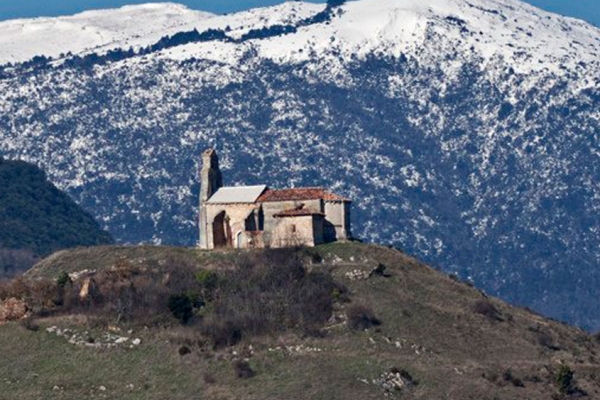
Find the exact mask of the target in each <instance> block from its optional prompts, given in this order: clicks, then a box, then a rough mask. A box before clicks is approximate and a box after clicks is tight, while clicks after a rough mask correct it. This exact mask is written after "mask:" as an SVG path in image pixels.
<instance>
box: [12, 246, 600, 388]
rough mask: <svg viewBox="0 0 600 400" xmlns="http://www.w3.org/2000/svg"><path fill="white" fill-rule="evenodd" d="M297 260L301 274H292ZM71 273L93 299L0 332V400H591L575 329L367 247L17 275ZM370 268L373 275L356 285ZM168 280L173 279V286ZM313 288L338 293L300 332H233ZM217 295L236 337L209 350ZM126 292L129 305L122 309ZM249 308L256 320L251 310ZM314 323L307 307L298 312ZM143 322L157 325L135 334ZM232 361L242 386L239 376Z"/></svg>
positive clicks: (107, 251)
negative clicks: (564, 377)
mask: <svg viewBox="0 0 600 400" xmlns="http://www.w3.org/2000/svg"><path fill="white" fill-rule="evenodd" d="M299 259H300V260H302V261H303V262H304V264H303V265H304V269H300V270H299V269H298V265H297V264H296V261H297V260H299ZM89 266H93V268H94V270H90V269H89ZM382 266H383V268H382ZM378 267H379V268H378ZM377 268H378V269H377ZM83 269H85V270H86V271H85V272H84V274H83V276H84V277H87V278H91V281H88V282H93V284H91V283H90V286H89V287H90V288H93V289H90V290H93V291H90V293H102V294H103V297H97V298H94V299H93V300H90V302H87V303H86V302H83V303H74V304H72V305H69V304H68V303H67V302H65V304H63V305H62V306H58V307H57V310H54V311H55V312H54V313H53V314H52V313H50V315H53V316H51V317H47V315H48V314H49V313H48V312H45V313H44V312H42V316H41V317H40V318H37V319H36V318H35V316H34V320H32V321H30V322H29V324H21V325H24V326H36V325H39V326H40V327H41V328H40V329H39V330H38V331H31V330H26V329H24V328H23V327H20V326H19V325H18V324H8V325H0V345H1V346H2V348H3V349H5V351H4V352H3V357H4V358H3V359H4V360H5V361H6V362H4V363H1V364H0V373H1V374H2V376H3V377H4V380H3V382H1V383H0V385H4V386H0V387H2V388H3V392H2V393H4V394H5V395H6V396H8V397H9V398H20V399H29V398H40V397H44V398H61V399H76V398H82V397H86V396H87V397H91V396H100V395H103V396H107V397H114V398H123V399H129V398H132V399H133V398H145V399H162V398H173V399H187V398H190V397H194V396H196V397H198V396H200V397H206V398H211V399H212V398H220V399H236V398H244V399H271V398H273V399H280V398H286V399H306V398H311V399H358V398H360V399H380V398H382V397H385V398H401V399H446V398H447V399H470V398H472V399H488V398H490V399H491V398H495V399H511V400H512V399H525V398H527V399H532V400H533V399H540V400H541V399H544V400H547V399H550V398H554V397H556V398H561V397H559V396H560V394H559V389H560V385H559V384H558V383H557V382H559V379H558V376H559V371H560V370H561V366H563V365H564V366H566V367H567V368H568V370H571V371H573V372H574V378H575V380H574V381H573V384H572V385H569V387H568V388H567V389H566V390H565V392H570V393H571V394H572V395H573V396H575V395H581V394H583V393H584V391H585V392H587V394H588V396H589V397H588V398H595V397H597V395H598V390H600V387H599V386H598V380H597V378H596V377H597V375H598V373H599V368H600V365H599V363H598V359H597V353H598V351H599V345H598V342H597V341H596V340H595V339H593V338H592V337H591V336H589V335H588V334H586V333H585V332H583V331H581V330H579V329H575V328H572V327H569V326H566V325H562V324H559V323H557V322H555V321H550V320H548V319H545V318H543V317H541V316H539V315H536V314H533V313H531V312H529V311H527V310H524V309H519V308H515V307H511V306H509V305H507V304H505V303H503V302H501V301H498V300H496V299H492V298H487V297H486V296H485V295H483V294H482V293H481V292H480V291H478V290H477V289H475V288H473V287H470V286H469V285H466V284H464V283H461V282H458V281H456V279H452V278H450V277H448V276H447V275H445V274H441V273H439V272H436V271H434V270H433V269H432V268H429V267H427V266H425V265H423V264H421V263H420V262H418V261H416V260H414V259H412V258H410V257H407V256H406V255H404V254H402V253H401V252H399V251H397V250H394V249H390V248H386V247H382V246H374V245H362V244H356V243H349V244H330V245H325V246H319V247H317V248H315V249H310V250H302V249H301V250H283V251H271V252H269V251H267V252H239V251H231V252H202V251H199V250H197V249H181V248H179V249H177V248H164V247H102V248H88V249H76V250H68V251H64V252H61V253H59V254H55V255H54V256H52V257H51V258H48V259H46V260H44V261H43V262H42V263H40V264H39V265H38V266H36V268H34V269H33V270H31V271H30V273H29V274H28V275H27V276H28V277H31V278H33V277H37V278H39V277H41V276H46V277H57V276H59V275H60V272H61V271H69V272H71V273H76V272H82V270H83ZM198 269H202V270H204V273H198V272H197V270H198ZM376 269H377V270H378V271H379V272H380V273H379V274H378V273H372V271H374V270H376ZM206 271H211V272H210V273H206ZM249 271H250V274H252V271H256V275H251V277H252V278H253V279H256V277H257V276H262V277H263V278H262V279H264V280H261V281H260V282H261V283H262V284H265V285H267V287H268V288H269V291H262V292H261V290H264V289H265V288H264V287H262V286H260V285H257V284H255V283H256V282H255V281H254V280H245V279H243V280H242V281H241V282H239V285H240V286H239V287H238V286H237V284H236V283H235V282H236V280H239V279H240V278H246V277H247V275H246V274H247V273H248V272H249ZM182 273H183V274H184V275H183V276H182V275H181V274H182ZM273 273H276V277H277V278H276V279H272V278H273V275H272V274H273ZM210 274H216V275H210ZM238 274H239V275H238ZM263 274H264V275H263ZM75 275H76V274H73V276H75ZM79 275H80V276H81V274H79ZM194 275H196V276H200V277H207V276H217V277H218V278H217V279H215V280H213V281H212V282H213V284H214V285H216V286H215V288H214V290H215V291H214V293H215V296H212V297H211V296H208V297H205V299H206V300H207V303H206V304H207V305H206V307H201V308H200V309H199V310H197V311H196V312H197V314H196V317H194V318H193V319H192V320H191V321H189V323H188V324H187V325H185V326H181V325H179V324H178V323H177V322H176V320H175V319H174V318H173V317H172V316H171V317H168V318H166V317H164V314H165V313H167V314H168V313H169V311H168V310H167V309H166V307H165V305H166V303H167V299H168V298H169V294H171V293H175V294H180V293H181V292H179V291H178V290H181V286H180V285H181V284H182V282H187V284H188V285H192V286H193V285H194V283H197V282H202V280H199V279H198V280H196V279H194V278H193V276H194ZM289 276H292V282H289V281H288V279H290V278H289ZM183 277H187V278H188V279H187V280H184V281H181V279H182V278H183ZM328 277H332V278H333V279H334V280H335V281H336V282H337V284H338V288H339V289H336V291H333V292H331V293H328V296H326V299H321V301H322V302H323V303H321V302H319V303H318V304H319V305H322V304H329V303H327V301H333V307H332V309H330V310H329V309H328V308H327V307H325V308H324V310H326V311H327V310H329V311H327V313H328V314H327V316H326V317H327V318H325V321H324V322H322V325H321V326H319V327H313V328H312V330H309V331H305V330H304V331H303V328H302V326H303V325H302V321H297V322H298V325H299V326H293V324H291V325H290V324H286V325H279V324H277V325H275V326H269V327H268V328H267V332H269V333H266V334H257V333H255V332H253V330H252V328H251V327H250V326H249V325H247V324H246V325H244V321H251V325H252V326H253V327H254V328H255V329H261V328H260V327H263V329H264V324H261V321H263V318H266V319H267V320H268V319H269V318H276V316H277V315H281V314H283V315H284V316H289V313H290V312H293V310H297V309H298V308H299V307H306V306H310V304H308V305H307V304H306V303H307V299H309V298H311V299H314V290H315V287H314V286H311V285H310V283H312V284H314V283H315V282H320V283H323V282H328ZM259 279H260V278H259ZM85 281H86V279H85V278H79V279H78V280H77V279H76V280H75V282H74V283H73V285H67V286H65V288H64V291H65V293H70V292H72V293H75V294H76V296H78V294H79V293H80V289H81V287H82V285H84V282H85ZM267 281H268V282H270V283H267ZM153 282H158V283H157V284H155V285H157V286H153V285H152V284H153ZM204 282H206V281H204ZM232 282H234V283H233V286H234V287H235V288H236V291H235V295H234V297H236V298H237V299H238V300H237V301H238V302H241V304H240V303H236V304H239V305H240V307H239V308H236V310H235V311H234V310H229V311H228V312H227V313H226V314H225V315H222V317H221V322H223V324H224V325H223V328H222V331H223V333H222V335H227V332H228V329H230V330H231V329H233V330H235V331H236V332H237V334H236V336H235V337H237V339H232V343H231V345H230V346H226V345H223V344H220V345H216V346H213V344H214V342H213V340H214V337H211V334H210V331H209V330H207V329H206V326H207V325H209V324H210V323H211V321H212V319H211V316H212V315H213V313H216V312H218V310H219V309H220V306H223V302H222V300H223V298H226V297H227V290H231V289H228V288H229V287H228V286H227V285H230V284H232ZM294 282H300V285H298V286H296V285H294ZM21 284H22V283H21ZM38 285H41V283H40V282H39V281H38ZM111 285H112V286H111ZM178 285H179V286H178ZM111 287H112V288H113V289H114V290H115V291H114V292H110V288H111ZM298 287H300V288H303V289H301V290H303V292H302V293H303V296H302V297H301V298H299V299H298V301H297V302H296V301H294V300H293V299H292V300H290V298H292V297H293V296H294V295H295V294H296V293H297V292H296V290H297V289H296V288H298ZM127 288H130V290H131V291H132V293H138V294H142V295H141V296H135V295H134V296H133V297H129V295H130V293H129V292H128V291H127ZM107 290H108V292H107ZM155 290H161V292H159V293H162V296H158V298H159V299H160V300H161V301H162V303H160V302H159V303H158V304H159V305H158V306H157V307H156V308H153V309H150V311H149V312H148V309H145V308H143V305H141V304H140V303H144V302H148V301H149V302H152V299H155V298H156V292H155ZM187 290H190V288H189V287H188V288H187ZM248 290H254V291H255V292H252V291H251V293H256V294H258V293H261V294H260V297H259V298H260V299H261V300H260V301H254V302H251V303H245V299H246V297H244V296H246V295H247V293H248ZM164 291H166V292H164ZM1 293H2V291H1V290H0V297H1V296H2V294H1ZM107 293H112V294H111V295H108V294H107ZM186 293H188V294H189V293H193V292H190V291H187V292H186ZM281 294H285V295H284V297H283V298H282V301H280V302H274V303H271V302H270V300H272V299H273V296H275V298H277V297H276V296H278V295H281ZM66 296H67V298H69V297H68V294H67V295H66ZM285 297H288V298H287V299H286V298H285ZM102 299H103V300H102ZM126 299H128V300H126ZM121 300H124V301H127V302H126V303H123V302H120V301H121ZM290 301H292V302H293V304H294V306H293V307H292V308H291V310H290V309H289V303H290ZM111 302H113V303H114V307H112V306H111V304H113V303H111ZM105 303H108V306H107V305H106V304H105ZM77 304H79V305H77ZM82 304H83V305H82ZM86 304H87V306H86ZM118 304H120V306H119V305H118ZM123 304H129V306H127V305H125V306H124V307H132V308H133V309H134V310H141V311H146V312H141V311H140V312H139V313H138V314H135V313H134V314H133V315H130V317H129V318H128V319H125V318H124V319H122V320H121V322H120V323H119V322H117V324H116V326H115V321H116V320H118V318H117V314H118V313H119V312H120V311H119V310H121V308H119V307H123ZM242 304H243V305H242ZM69 307H74V308H72V310H74V311H73V313H75V314H76V315H77V317H74V316H72V315H71V312H70V311H68V310H69ZM140 307H141V308H140ZM146 307H147V305H146ZM258 309H260V310H261V311H262V313H252V311H255V310H258ZM365 309H366V310H370V312H371V313H372V316H371V319H372V318H373V316H374V317H376V318H377V319H379V321H380V322H381V324H380V325H379V326H372V327H368V323H367V322H365V320H363V319H361V317H360V315H361V314H360V312H359V313H358V314H357V315H358V317H359V318H356V315H355V314H354V313H355V312H356V310H363V311H362V312H364V310H365ZM353 310H354V311H353ZM47 311H52V309H51V310H47ZM321 312H323V309H321V308H320V307H314V313H321ZM104 313H106V314H104ZM367 314H368V313H367ZM353 315H354V317H353ZM365 315H366V314H365ZM157 316H158V317H161V318H160V319H158V320H155V323H154V324H153V323H151V321H152V320H153V319H152V318H156V317H157ZM238 318H241V320H240V319H238ZM365 318H366V317H365ZM156 321H160V322H159V323H158V325H155V324H156ZM369 321H371V320H369ZM371 322H372V321H371ZM252 323H254V324H252ZM365 323H366V324H367V325H363V326H362V327H361V324H365ZM239 324H241V325H239ZM354 324H356V325H354ZM53 326H54V328H52V327H53ZM227 326H229V327H230V328H227ZM353 326H354V327H355V328H352V327H353ZM365 326H366V327H367V328H368V329H363V328H364V327H365ZM231 327H233V328H231ZM236 327H237V328H236ZM47 328H51V329H50V330H49V331H48V330H46V329H47ZM109 329H111V330H109ZM84 332H85V333H84ZM111 332H112V333H111ZM207 332H208V333H207ZM263 332H264V330H263ZM316 332H319V334H318V335H316ZM136 338H137V339H141V344H138V345H137V346H136V345H133V344H132V342H133V340H134V339H136ZM82 340H83V341H85V343H84V342H81V341H82ZM243 359H246V360H247V362H248V366H249V368H250V371H251V372H253V374H252V373H249V372H248V369H247V368H242V367H239V365H240V364H239V363H240V361H241V360H243ZM59 365H60V366H61V367H60V368H58V367H57V366H59ZM236 365H238V367H236ZM241 365H243V364H241ZM563 368H564V367H563ZM23 370H24V371H27V373H22V372H21V371H23ZM244 371H245V372H244ZM393 371H395V372H393ZM400 371H405V372H404V373H402V374H400ZM397 374H398V375H397ZM409 377H410V378H409ZM403 384H404V386H402V385H403ZM55 386H57V387H58V388H57V389H52V388H53V387H55ZM101 386H103V387H104V389H102V388H101ZM565 398H568V397H565Z"/></svg>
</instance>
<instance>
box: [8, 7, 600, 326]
mask: <svg viewBox="0 0 600 400" xmlns="http://www.w3.org/2000/svg"><path fill="white" fill-rule="evenodd" d="M149 7H150V6H139V7H138V6H136V7H129V8H125V9H120V10H113V11H106V12H93V13H92V14H83V15H84V16H85V15H92V16H93V15H94V13H96V15H98V17H95V18H91V20H90V22H88V23H86V24H89V26H99V25H102V26H105V27H106V26H108V27H110V26H123V24H125V25H126V26H127V28H126V29H123V30H121V31H120V32H121V33H115V32H116V31H119V29H118V28H114V29H113V30H112V31H111V32H113V33H111V34H106V37H109V38H111V39H110V40H108V39H107V40H106V41H100V40H98V41H96V42H95V41H94V40H96V39H89V38H86V39H85V43H84V44H77V45H75V41H74V40H65V41H64V44H61V45H56V46H50V45H47V46H45V45H44V39H43V38H44V37H47V38H52V37H58V38H61V37H62V36H61V35H60V34H58V33H57V34H54V33H52V34H51V33H45V34H43V35H42V36H36V39H31V42H29V41H28V39H27V37H26V36H24V35H26V34H25V33H23V32H25V31H26V28H25V27H21V33H19V32H18V31H15V32H16V33H11V34H10V35H8V36H5V35H4V34H0V37H1V38H2V39H1V40H5V39H4V38H5V37H9V36H10V37H12V39H10V40H12V42H14V43H17V42H19V41H20V40H21V41H22V42H19V43H21V44H19V46H18V47H19V48H20V49H21V50H20V53H19V54H20V55H19V57H20V58H19V59H18V60H21V61H24V60H25V59H26V58H27V57H33V56H34V55H36V56H45V57H52V59H51V60H48V59H45V58H40V57H38V59H36V60H35V61H34V62H26V63H23V64H16V65H10V66H5V67H4V68H0V138H1V141H0V155H3V156H4V157H7V158H9V157H11V158H23V159H25V160H28V161H33V162H36V163H38V164H39V165H41V166H43V167H44V168H45V169H46V171H48V174H49V176H50V177H51V179H53V181H54V182H55V183H56V184H57V185H58V186H60V187H61V188H62V189H65V190H67V191H68V193H70V194H71V195H72V196H73V197H74V198H75V199H76V200H78V202H79V203H80V204H82V205H83V206H84V207H85V208H87V209H88V210H90V211H91V212H92V213H94V215H95V216H96V217H97V218H98V219H99V220H100V221H101V222H102V223H103V224H104V225H105V226H106V227H107V228H108V229H109V230H110V231H111V233H112V234H113V236H115V237H116V238H118V239H120V240H121V241H125V242H140V241H144V242H148V241H151V242H160V243H175V244H193V243H194V242H195V241H196V239H197V232H196V223H195V216H196V212H197V211H196V208H197V204H198V196H197V191H198V180H197V168H198V157H199V154H200V152H201V151H202V150H203V149H204V148H205V147H207V146H208V145H213V146H216V147H217V149H218V150H219V152H220V154H221V155H222V157H223V164H224V169H225V171H224V172H225V178H226V181H228V183H229V184H236V183H248V184H259V183H266V184H269V185H271V186H273V187H278V186H294V185H296V186H298V185H311V186H314V185H323V186H328V187H332V188H333V189H334V190H336V191H339V192H341V193H343V194H345V195H347V196H349V197H351V198H353V199H354V201H355V202H354V232H355V234H357V235H358V236H360V237H362V238H365V239H368V240H373V241H378V242H387V243H391V244H394V245H397V246H399V247H402V248H404V249H406V250H407V251H408V252H410V253H413V254H415V255H418V256H420V257H421V258H424V259H426V260H428V261H430V262H432V263H434V264H436V265H439V266H441V267H443V268H444V269H446V270H447V271H452V272H456V273H459V274H460V275H462V276H464V277H470V278H471V279H472V280H473V281H475V283H476V284H478V285H479V286H481V287H484V288H485V289H486V290H488V291H489V292H491V293H494V294H498V295H501V296H503V297H504V298H506V299H508V300H511V301H513V302H517V303H520V304H523V305H529V306H531V307H532V308H535V309H537V310H540V311H542V312H545V313H546V314H549V315H552V316H555V317H558V318H563V319H568V320H570V321H571V322H575V323H578V324H580V325H582V326H586V327H592V328H600V307H599V306H600V301H598V300H597V299H596V297H597V296H596V295H595V293H596V288H597V287H598V285H599V284H600V269H599V268H598V265H599V264H600V246H599V243H600V213H599V211H600V183H599V182H598V177H600V164H599V163H598V157H599V156H600V142H599V141H598V139H599V135H600V66H599V61H600V57H599V56H600V30H598V29H597V28H595V27H593V26H591V25H588V24H586V23H584V22H581V21H578V20H574V19H569V18H564V17H561V16H557V15H553V14H549V13H547V12H544V11H541V10H539V9H536V8H534V7H532V6H529V5H527V4H524V3H521V2H519V1H516V0H386V1H382V0H361V1H356V2H348V3H346V4H344V5H343V6H341V7H338V8H324V7H325V6H324V5H319V4H311V3H302V2H290V3H284V4H281V5H279V6H276V7H269V8H262V9H254V10H250V11H246V12H242V13H237V14H232V15H224V16H215V15H213V16H210V15H207V14H204V13H194V12H192V11H189V10H186V9H185V8H183V7H181V6H176V5H161V6H159V7H158V8H157V9H155V10H158V11H155V12H156V13H157V14H161V11H160V10H161V9H162V10H165V11H164V12H162V16H160V17H159V16H154V17H152V19H156V20H157V21H161V22H160V23H156V24H150V25H144V24H140V26H135V25H134V24H127V23H124V22H123V21H124V20H125V18H126V17H124V16H123V15H125V14H127V13H128V12H129V13H130V16H131V18H133V19H134V20H139V19H143V18H146V17H144V16H143V14H144V13H146V12H147V10H148V9H151V10H152V7H150V8H149ZM161 7H162V8H161ZM136 10H137V11H136ZM171 10H179V12H172V11H171ZM100 16H102V17H100ZM73 18H82V17H81V15H80V16H79V17H77V16H76V17H73ZM103 18H104V19H103ZM65 20H68V18H61V19H50V20H45V21H46V22H45V23H46V24H47V25H44V26H46V27H49V26H52V23H53V22H52V21H55V22H56V23H57V24H58V22H59V21H65ZM36 21H37V20H33V21H31V23H32V24H33V23H34V22H36ZM99 21H104V22H99ZM3 24H4V25H3ZM11 24H14V22H6V23H2V24H0V31H1V32H6V29H8V28H6V27H7V26H11ZM21 25H23V26H27V25H29V23H28V22H24V21H21ZM59 25H60V24H59ZM142 25H143V26H142ZM161 26H162V27H164V28H161ZM166 27H169V28H166ZM46 29H49V30H50V31H52V28H46ZM107 29H108V28H107ZM144 29H149V30H150V31H151V32H150V33H148V32H146V31H145V30H144ZM161 29H163V30H162V31H161ZM86 30H87V29H86ZM108 30H109V31H110V29H108ZM161 32H162V33H164V34H162V33H161ZM160 36H162V37H160ZM127 38H130V39H127ZM131 38H134V39H131ZM48 40H50V39H48ZM4 43H5V42H4ZM23 43H31V46H30V47H29V46H28V45H27V44H23ZM111 43H124V44H119V45H114V44H111ZM6 46H7V45H6V44H2V45H0V49H1V50H2V51H0V54H5V53H7V51H5V48H8V47H6ZM36 46H39V47H36ZM94 47H95V48H96V49H95V50H90V49H92V48H94ZM118 47H119V48H120V50H119V49H118ZM130 47H132V49H130ZM45 48H47V49H49V50H48V51H49V52H48V53H44V51H45V50H43V49H45ZM68 52H72V53H73V55H72V56H66V57H63V58H57V56H56V54H57V53H58V54H60V53H63V54H66V53H68ZM14 54H16V53H14ZM14 57H16V56H14Z"/></svg>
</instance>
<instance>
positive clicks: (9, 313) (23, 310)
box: [0, 298, 27, 323]
mask: <svg viewBox="0 0 600 400" xmlns="http://www.w3.org/2000/svg"><path fill="white" fill-rule="evenodd" d="M26 315H27V305H26V304H25V302H24V301H23V300H18V299H15V298H10V299H6V300H4V301H1V302H0V323H2V322H8V321H16V320H19V319H22V318H24V317H25V316H26Z"/></svg>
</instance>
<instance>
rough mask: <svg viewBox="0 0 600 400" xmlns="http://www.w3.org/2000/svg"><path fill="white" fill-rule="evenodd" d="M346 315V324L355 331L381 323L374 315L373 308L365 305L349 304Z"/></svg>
mask: <svg viewBox="0 0 600 400" xmlns="http://www.w3.org/2000/svg"><path fill="white" fill-rule="evenodd" d="M346 316H347V317H348V326H349V327H350V328H351V329H354V330H357V331H358V330H360V331H364V330H366V329H369V328H372V327H374V326H379V325H381V321H380V320H379V319H378V318H377V317H376V316H375V313H373V310H371V309H370V308H368V307H366V306H361V305H356V306H351V307H350V308H348V311H346Z"/></svg>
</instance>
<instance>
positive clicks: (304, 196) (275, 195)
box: [256, 187, 350, 203]
mask: <svg viewBox="0 0 600 400" xmlns="http://www.w3.org/2000/svg"><path fill="white" fill-rule="evenodd" d="M294 200H326V201H350V200H348V199H346V198H344V197H341V196H338V195H337V194H334V193H331V192H328V191H327V190H325V189H323V188H320V187H310V188H296V189H267V190H265V192H264V193H263V194H262V195H261V196H260V197H259V198H258V199H257V200H256V201H257V202H259V203H266V202H269V201H294Z"/></svg>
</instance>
